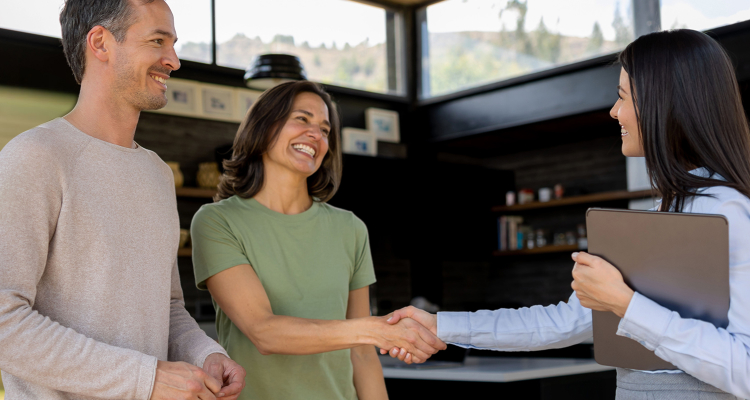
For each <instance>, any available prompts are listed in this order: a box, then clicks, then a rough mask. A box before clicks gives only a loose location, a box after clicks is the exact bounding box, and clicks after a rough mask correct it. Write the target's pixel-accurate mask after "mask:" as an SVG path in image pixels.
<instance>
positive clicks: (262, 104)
mask: <svg viewBox="0 0 750 400" xmlns="http://www.w3.org/2000/svg"><path fill="white" fill-rule="evenodd" d="M303 92H309V93H315V94H317V95H318V96H320V98H321V99H323V102H324V103H325V104H326V106H327V107H328V115H329V119H330V123H331V131H330V133H329V134H328V153H326V155H325V156H324V157H323V162H322V163H321V165H320V168H318V170H317V171H315V173H314V174H312V175H311V176H310V177H308V178H307V191H308V193H309V194H310V196H312V197H314V198H316V199H317V200H319V201H328V200H329V199H330V198H331V197H333V195H334V194H336V191H337V190H338V188H339V184H340V183H341V146H340V145H339V117H338V113H337V111H336V107H335V106H334V104H333V101H331V97H330V96H329V95H328V93H326V92H325V90H323V88H321V87H320V86H319V85H318V84H316V83H313V82H309V81H297V82H287V83H282V84H280V85H278V86H275V87H273V88H271V89H268V90H266V91H265V92H264V93H263V94H262V95H261V96H260V97H259V98H258V100H257V101H256V102H255V104H253V106H252V107H251V108H250V110H248V112H247V115H246V116H245V119H244V120H243V121H242V124H241V125H240V128H239V129H238V130H237V136H235V138H234V144H233V145H232V158H231V159H229V160H225V161H224V174H222V176H221V180H220V181H219V187H218V192H217V193H216V196H214V200H215V201H219V200H221V199H226V198H229V197H231V196H234V195H238V196H240V197H243V198H251V197H253V196H255V195H256V194H258V192H259V191H260V190H261V189H262V188H263V183H264V180H265V169H264V167H263V154H265V153H266V152H267V151H268V149H269V148H270V147H271V146H272V145H273V143H274V142H275V141H276V139H277V138H278V136H279V133H280V132H281V129H282V128H283V127H284V123H285V122H286V120H287V118H289V114H290V113H291V112H292V105H293V104H294V99H295V97H297V95H298V94H300V93H303Z"/></svg>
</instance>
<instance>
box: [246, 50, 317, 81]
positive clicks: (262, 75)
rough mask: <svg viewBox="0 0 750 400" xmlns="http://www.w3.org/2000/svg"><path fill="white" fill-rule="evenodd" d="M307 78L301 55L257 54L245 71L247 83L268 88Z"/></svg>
mask: <svg viewBox="0 0 750 400" xmlns="http://www.w3.org/2000/svg"><path fill="white" fill-rule="evenodd" d="M304 79H307V74H306V73H305V68H304V67H303V66H302V63H301V62H300V60H299V57H297V56H293V55H290V54H262V55H259V56H255V58H253V61H252V62H251V63H250V66H249V67H248V68H247V70H246V71H245V85H247V87H249V88H252V89H259V90H266V89H269V88H272V87H274V86H276V85H278V84H280V83H284V82H290V81H299V80H304Z"/></svg>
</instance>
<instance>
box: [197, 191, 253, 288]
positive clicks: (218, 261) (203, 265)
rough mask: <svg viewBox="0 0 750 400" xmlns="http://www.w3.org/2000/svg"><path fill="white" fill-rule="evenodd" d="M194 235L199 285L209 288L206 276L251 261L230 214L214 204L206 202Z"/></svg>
mask: <svg viewBox="0 0 750 400" xmlns="http://www.w3.org/2000/svg"><path fill="white" fill-rule="evenodd" d="M190 237H191V241H192V243H193V270H194V272H195V283H196V285H197V286H198V289H201V290H206V280H207V279H208V278H210V277H212V276H214V275H216V274H218V273H219V272H221V271H224V270H227V269H229V268H232V267H235V266H237V265H242V264H250V260H248V258H247V255H245V252H244V250H243V248H242V245H241V244H240V242H239V240H238V239H237V237H236V235H235V234H234V232H232V228H231V226H230V225H229V222H228V221H227V218H226V217H225V216H224V215H223V214H222V213H221V212H219V211H218V210H216V205H214V204H209V205H205V206H203V207H201V208H200V210H198V212H197V213H195V216H193V222H192V224H191V225H190Z"/></svg>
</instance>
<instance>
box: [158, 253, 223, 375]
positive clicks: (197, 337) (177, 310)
mask: <svg viewBox="0 0 750 400" xmlns="http://www.w3.org/2000/svg"><path fill="white" fill-rule="evenodd" d="M214 353H220V354H223V355H225V356H227V357H229V355H227V352H226V351H224V348H223V347H221V346H220V345H219V344H218V343H216V341H214V340H213V339H211V338H210V337H208V335H206V333H205V332H203V330H202V329H201V328H200V327H199V326H198V323H197V322H195V319H193V317H191V316H190V314H189V313H188V312H187V310H186V309H185V300H184V298H183V296H182V286H181V285H180V274H179V272H178V269H177V260H176V259H175V263H174V267H173V268H172V292H171V300H170V304H169V355H168V357H169V360H170V361H184V362H187V363H190V364H193V365H195V366H197V367H199V368H203V363H204V362H205V361H206V357H208V356H209V355H210V354H214Z"/></svg>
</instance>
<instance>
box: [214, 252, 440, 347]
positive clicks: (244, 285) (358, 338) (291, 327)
mask: <svg viewBox="0 0 750 400" xmlns="http://www.w3.org/2000/svg"><path fill="white" fill-rule="evenodd" d="M206 285H207V287H208V290H209V291H210V292H211V296H213V298H214V300H216V303H217V304H218V305H219V307H221V309H222V310H223V311H224V312H225V313H226V314H227V316H228V317H229V318H230V319H231V320H232V322H233V323H234V324H235V325H236V326H237V327H238V328H239V329H240V330H241V331H242V333H244V334H245V335H246V336H247V337H248V338H249V339H250V340H251V341H252V342H253V344H255V346H256V347H257V348H258V351H260V353H261V354H264V355H268V354H316V353H323V352H328V351H334V350H341V349H348V348H352V347H357V346H361V345H375V346H379V347H385V348H388V349H390V348H392V347H402V348H406V349H408V350H409V352H412V351H413V352H414V353H413V354H414V355H415V356H416V357H418V358H419V359H420V360H426V359H428V358H429V357H430V356H431V355H432V354H435V353H436V352H437V351H438V350H442V349H444V348H445V344H444V343H443V342H441V341H440V340H439V339H437V338H436V337H435V336H434V335H433V334H432V333H431V332H430V331H429V330H427V329H425V328H424V327H423V326H421V325H419V324H418V323H416V322H414V321H411V320H409V321H408V322H410V323H406V324H398V325H395V326H392V325H389V324H388V323H387V322H386V321H385V318H383V317H365V318H354V319H349V320H330V321H329V320H315V319H306V318H297V317H288V316H284V315H274V314H273V310H272V309H271V303H270V301H269V300H268V295H266V291H265V289H264V288H263V285H262V284H261V282H260V279H258V276H257V275H256V274H255V270H253V268H252V267H251V266H250V265H248V264H243V265H237V266H235V267H232V268H229V269H226V270H224V271H221V272H219V273H217V274H216V275H213V276H212V277H210V278H208V280H207V281H206Z"/></svg>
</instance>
